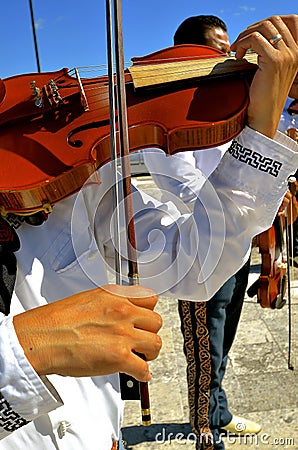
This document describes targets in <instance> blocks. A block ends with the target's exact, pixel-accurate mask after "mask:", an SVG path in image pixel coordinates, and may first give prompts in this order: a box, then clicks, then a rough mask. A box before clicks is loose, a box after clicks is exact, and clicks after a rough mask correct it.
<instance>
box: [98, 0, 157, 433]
mask: <svg viewBox="0 0 298 450" xmlns="http://www.w3.org/2000/svg"><path fill="white" fill-rule="evenodd" d="M106 10H107V14H106V15H107V42H108V44H107V45H108V55H109V56H108V63H109V64H108V65H109V73H108V75H109V96H110V125H111V133H110V134H111V137H110V142H111V161H112V164H113V165H114V174H115V180H114V184H113V185H114V202H115V206H116V208H115V211H116V216H117V217H118V208H117V201H118V198H119V197H118V194H119V193H118V192H117V187H118V182H117V166H116V159H117V154H119V155H120V156H121V169H122V180H123V182H122V188H123V196H124V213H125V221H126V224H127V259H128V278H129V284H130V285H137V284H139V275H138V265H137V257H136V238H135V228H134V218H133V205H132V185H131V174H130V163H129V138H128V122H127V106H126V92H125V79H124V55H123V36H122V8H121V1H120V0H114V1H113V11H112V6H111V0H107V1H106ZM112 15H114V39H113V37H112V36H113V33H112V31H111V28H112ZM113 41H114V45H115V47H114V52H113V45H112V42H113ZM113 53H114V54H115V62H116V84H115V79H114V74H113ZM115 94H116V101H115V97H114V96H115ZM116 104H117V110H118V121H117V124H118V133H117V135H116V113H115V110H116V108H115V105H116ZM117 146H118V151H117ZM114 224H116V230H115V234H116V235H117V236H119V234H120V233H119V219H117V218H116V219H115V221H114ZM117 245H119V246H118V248H119V249H120V242H119V241H118V244H117ZM115 254H116V255H115V256H116V266H115V267H116V276H117V278H118V280H119V284H120V277H121V275H120V274H121V272H120V270H121V269H120V267H121V261H120V255H119V252H118V250H117V248H116V249H115ZM120 383H121V394H122V398H123V399H124V400H129V399H136V398H137V399H140V401H141V414H142V424H143V425H150V424H151V412H150V399H149V389H148V383H146V382H138V381H137V380H135V379H134V378H132V377H129V376H128V375H126V374H120Z"/></svg>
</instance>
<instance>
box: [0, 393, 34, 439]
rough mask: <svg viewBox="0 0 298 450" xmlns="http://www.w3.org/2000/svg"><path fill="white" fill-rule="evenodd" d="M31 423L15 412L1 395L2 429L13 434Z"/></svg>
mask: <svg viewBox="0 0 298 450" xmlns="http://www.w3.org/2000/svg"><path fill="white" fill-rule="evenodd" d="M27 423H29V422H28V421H27V420H25V419H24V418H23V417H21V416H20V415H19V414H18V413H17V412H15V411H13V409H12V408H11V406H10V404H9V403H8V401H7V400H5V398H4V397H3V395H2V394H1V393H0V427H2V428H3V429H4V430H5V431H8V432H9V433H12V432H13V431H15V430H17V429H18V428H21V427H23V426H24V425H27Z"/></svg>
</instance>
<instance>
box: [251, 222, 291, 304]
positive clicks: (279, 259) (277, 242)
mask: <svg viewBox="0 0 298 450" xmlns="http://www.w3.org/2000/svg"><path fill="white" fill-rule="evenodd" d="M257 242H258V246H259V252H260V253H261V255H262V265H261V274H260V277H259V280H258V302H259V303H260V305H261V307H262V308H271V309H275V308H276V309H281V308H282V307H283V306H284V305H285V303H286V300H285V294H286V288H287V283H286V271H287V264H286V261H285V260H284V239H283V224H282V220H281V218H280V217H279V216H276V218H275V220H274V222H273V225H272V226H271V227H270V228H269V229H268V230H267V231H264V232H263V233H261V234H259V235H258V236H257Z"/></svg>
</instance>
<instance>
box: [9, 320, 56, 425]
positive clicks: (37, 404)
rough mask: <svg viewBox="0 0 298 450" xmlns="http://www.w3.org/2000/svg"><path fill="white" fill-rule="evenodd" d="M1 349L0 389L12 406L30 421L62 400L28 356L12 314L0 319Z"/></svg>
mask: <svg viewBox="0 0 298 450" xmlns="http://www.w3.org/2000/svg"><path fill="white" fill-rule="evenodd" d="M0 349H1V354H0V390H1V394H2V396H3V397H4V398H5V400H6V402H8V403H9V405H10V407H11V409H12V410H14V411H16V412H17V413H18V414H19V415H21V416H22V417H23V418H25V419H26V420H28V421H30V420H33V419H35V418H36V417H38V416H40V415H43V414H46V413H48V412H50V411H52V410H54V409H56V408H57V407H59V406H61V405H62V404H63V402H62V400H61V398H60V396H59V394H58V393H57V391H56V389H55V388H54V387H53V385H52V384H51V383H50V382H49V381H48V379H47V378H46V377H42V378H41V377H40V376H39V375H38V374H37V373H36V372H35V370H34V369H33V367H32V366H31V364H30V363H29V361H28V360H27V358H26V356H25V354H24V351H23V348H22V347H21V345H20V343H19V341H18V338H17V335H16V332H15V329H14V326H13V316H12V315H10V316H5V317H4V319H3V320H2V322H1V323H0Z"/></svg>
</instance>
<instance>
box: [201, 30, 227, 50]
mask: <svg viewBox="0 0 298 450" xmlns="http://www.w3.org/2000/svg"><path fill="white" fill-rule="evenodd" d="M205 39H206V45H209V47H213V48H217V49H218V50H220V51H222V52H223V53H226V54H227V55H228V54H229V53H230V51H231V49H230V41H229V37H228V35H227V33H226V32H225V31H224V30H223V29H222V28H210V29H209V30H207V31H206V33H205Z"/></svg>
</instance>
